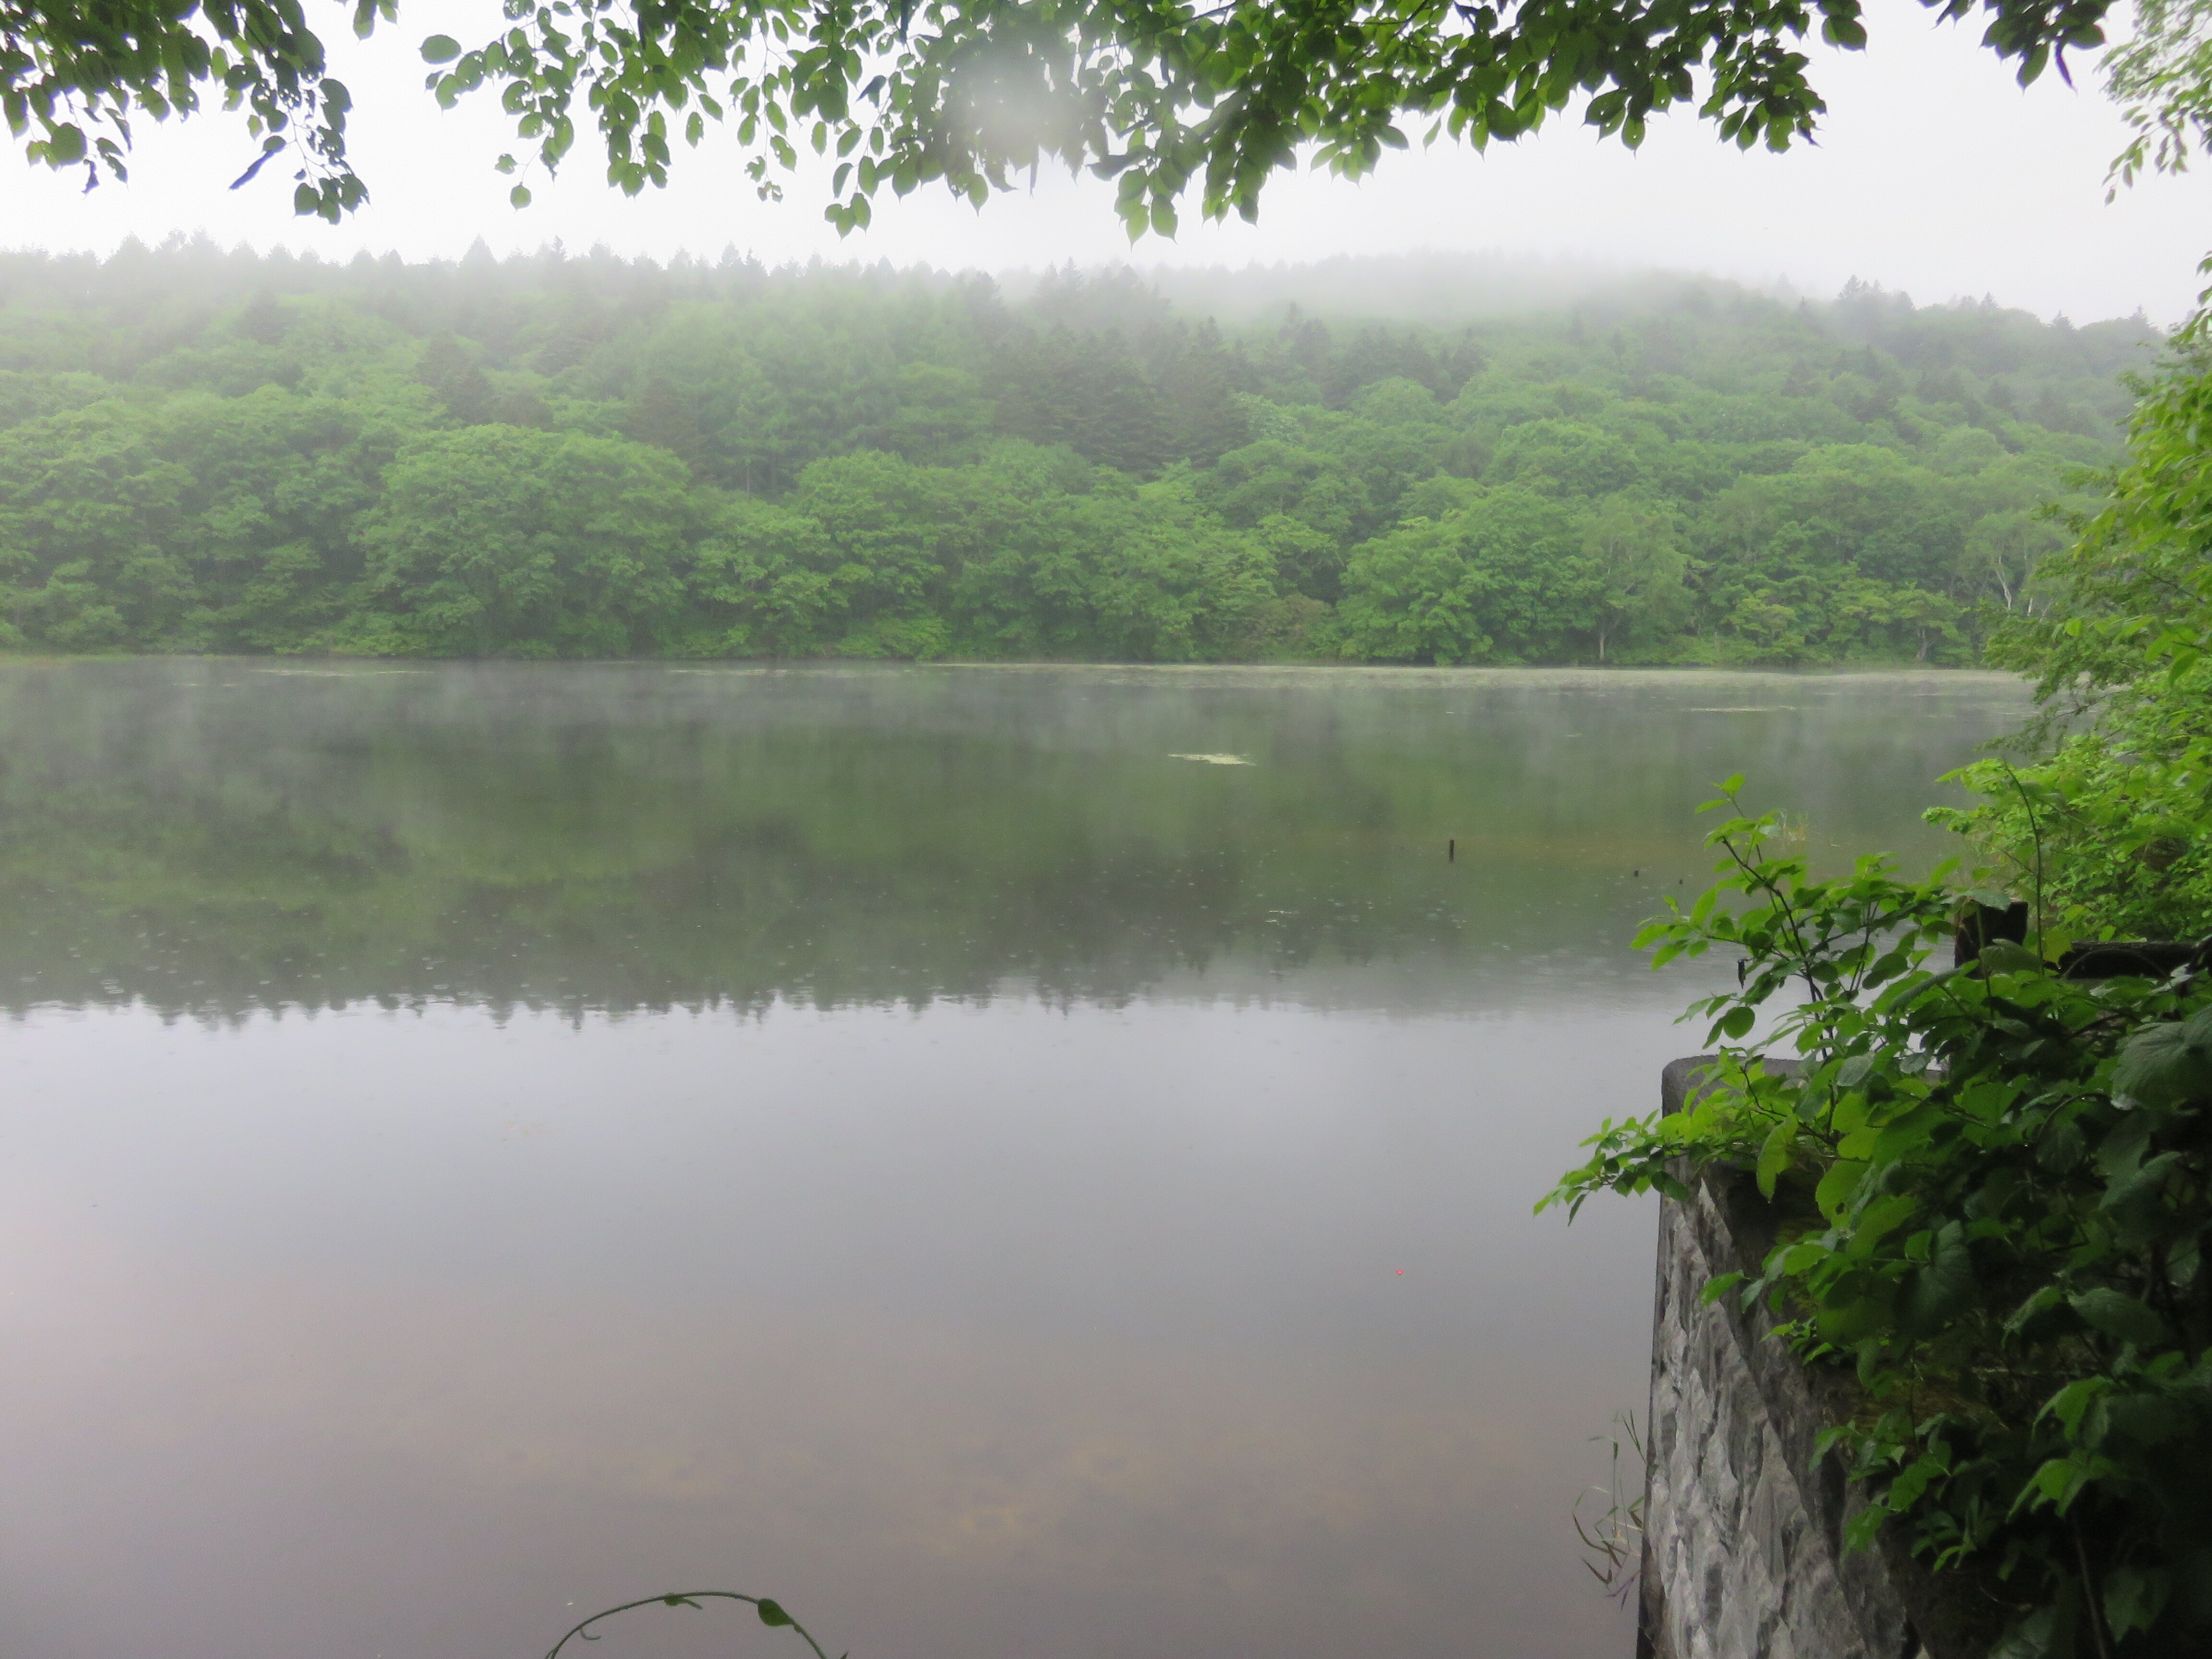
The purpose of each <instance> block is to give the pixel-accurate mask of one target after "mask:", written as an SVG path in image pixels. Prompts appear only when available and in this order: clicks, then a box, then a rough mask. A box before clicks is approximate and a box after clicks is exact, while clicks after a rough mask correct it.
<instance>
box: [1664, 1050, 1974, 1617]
mask: <svg viewBox="0 0 2212 1659" xmlns="http://www.w3.org/2000/svg"><path fill="white" fill-rule="evenodd" d="M1702 1063H1703V1062H1702V1061H1701V1060H1676V1061H1675V1062H1674V1064H1673V1065H1672V1066H1668V1068H1667V1071H1666V1074H1665V1080H1664V1083H1663V1085H1662V1086H1663V1090H1664V1096H1665V1099H1666V1103H1667V1107H1668V1110H1670V1111H1671V1110H1675V1109H1679V1108H1680V1105H1681V1103H1682V1102H1683V1100H1684V1099H1685V1098H1686V1096H1687V1095H1688V1093H1689V1092H1690V1091H1692V1089H1693V1088H1694V1086H1695V1085H1696V1081H1697V1077H1698V1073H1699V1067H1700V1066H1701V1064H1702ZM1693 1190H1694V1197H1693V1198H1692V1200H1690V1201H1689V1202H1687V1203H1677V1202H1675V1201H1674V1200H1671V1199H1669V1200H1665V1201H1664V1202H1663V1203H1662V1206H1661V1212H1660V1223H1659V1275H1658V1291H1657V1297H1656V1303H1655V1305H1654V1307H1653V1310H1652V1338H1651V1411H1650V1443H1649V1447H1648V1449H1649V1452H1650V1487H1649V1492H1648V1497H1647V1499H1646V1502H1645V1509H1644V1561H1643V1571H1642V1574H1641V1577H1640V1580H1639V1585H1638V1590H1639V1595H1640V1596H1641V1606H1640V1614H1639V1617H1638V1639H1637V1651H1638V1656H1639V1659H1971V1656H1973V1655H1975V1654H1977V1653H1978V1652H1981V1651H1983V1650H1984V1644H1983V1642H1982V1640H1980V1639H1978V1638H1979V1636H1980V1632H1972V1631H1969V1630H1967V1629H1966V1626H1965V1622H1964V1621H1963V1620H1961V1619H1960V1617H1959V1616H1958V1614H1957V1613H1956V1611H1955V1610H1954V1609H1952V1608H1950V1607H1947V1606H1945V1605H1943V1604H1942V1602H1941V1601H1938V1600H1937V1599H1936V1598H1934V1597H1932V1596H1931V1595H1930V1587H1929V1583H1928V1580H1927V1578H1926V1576H1925V1575H1924V1574H1923V1573H1921V1572H1920V1571H1918V1570H1917V1568H1916V1567H1914V1566H1913V1565H1912V1564H1911V1561H1910V1560H1909V1559H1906V1558H1905V1557H1904V1556H1903V1554H1902V1553H1901V1552H1899V1551H1896V1550H1894V1549H1891V1550H1887V1551H1885V1550H1880V1549H1865V1550H1856V1551H1851V1552H1848V1553H1846V1552H1845V1551H1844V1547H1843V1538H1844V1525H1845V1523H1846V1522H1847V1521H1848V1520H1849V1519H1850V1516H1852V1515H1853V1514H1855V1513H1856V1512H1857V1510H1858V1509H1859V1508H1860V1507H1862V1506H1863V1503H1864V1499H1863V1497H1862V1496H1861V1494H1860V1492H1859V1491H1858V1489H1857V1487H1856V1486H1849V1485H1847V1483H1846V1482H1845V1481H1844V1477H1843V1470H1842V1468H1841V1467H1840V1465H1839V1463H1838V1461H1837V1460H1836V1459H1834V1458H1833V1457H1825V1458H1821V1457H1815V1456H1814V1450H1813V1448H1814V1441H1815V1440H1816V1439H1817V1438H1818V1437H1819V1436H1820V1432H1821V1431H1823V1430H1824V1429H1826V1427H1828V1426H1829V1425H1832V1424H1833V1423H1835V1422H1837V1421H1838V1420H1839V1419H1840V1418H1841V1417H1842V1415H1843V1414H1844V1413H1846V1412H1847V1411H1848V1410H1849V1409H1850V1404H1851V1401H1850V1383H1849V1382H1848V1381H1847V1380H1846V1379H1845V1378H1843V1377H1841V1376H1832V1375H1827V1374H1824V1373H1819V1372H1814V1371H1808V1370H1807V1368H1806V1367H1805V1366H1803V1365H1802V1364H1800V1363H1799V1362H1798V1361H1797V1359H1796V1357H1795V1356H1794V1355H1792V1354H1791V1353H1790V1351H1789V1348H1788V1347H1787V1346H1786V1345H1785V1344H1784V1343H1783V1342H1781V1341H1780V1340H1775V1339H1773V1338H1772V1337H1771V1330H1772V1328H1773V1325H1774V1323H1775V1322H1774V1320H1773V1319H1772V1318H1771V1316H1768V1315H1767V1314H1765V1312H1764V1311H1763V1310H1759V1311H1753V1312H1750V1313H1746V1312H1745V1311H1744V1310H1742V1309H1741V1306H1740V1305H1739V1304H1738V1299H1737V1298H1736V1297H1723V1298H1722V1299H1721V1300H1719V1301H1718V1302H1716V1303H1713V1304H1710V1305H1708V1304H1704V1303H1702V1302H1701V1301H1700V1300H1699V1291H1700V1290H1701V1289H1702V1288H1703V1287H1704V1285H1705V1283H1706V1281H1707V1280H1709V1279H1711V1278H1712V1277H1714V1276H1715V1275H1716V1274H1718V1273H1742V1272H1747V1273H1756V1272H1757V1271H1758V1269H1759V1263H1760V1261H1762V1260H1763V1259H1764V1258H1765V1254H1766V1249H1767V1247H1768V1245H1769V1244H1770V1243H1771V1242H1772V1231H1771V1226H1770V1225H1768V1224H1767V1222H1766V1219H1765V1206H1764V1204H1763V1203H1762V1201H1761V1200H1760V1199H1759V1192H1758V1188H1756V1187H1755V1186H1754V1185H1753V1183H1752V1182H1750V1181H1749V1179H1748V1178H1747V1177H1742V1176H1723V1175H1718V1174H1715V1175H1709V1176H1707V1177H1706V1178H1705V1180H1703V1181H1702V1182H1699V1184H1698V1186H1697V1187H1696V1188H1694V1189H1693Z"/></svg>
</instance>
